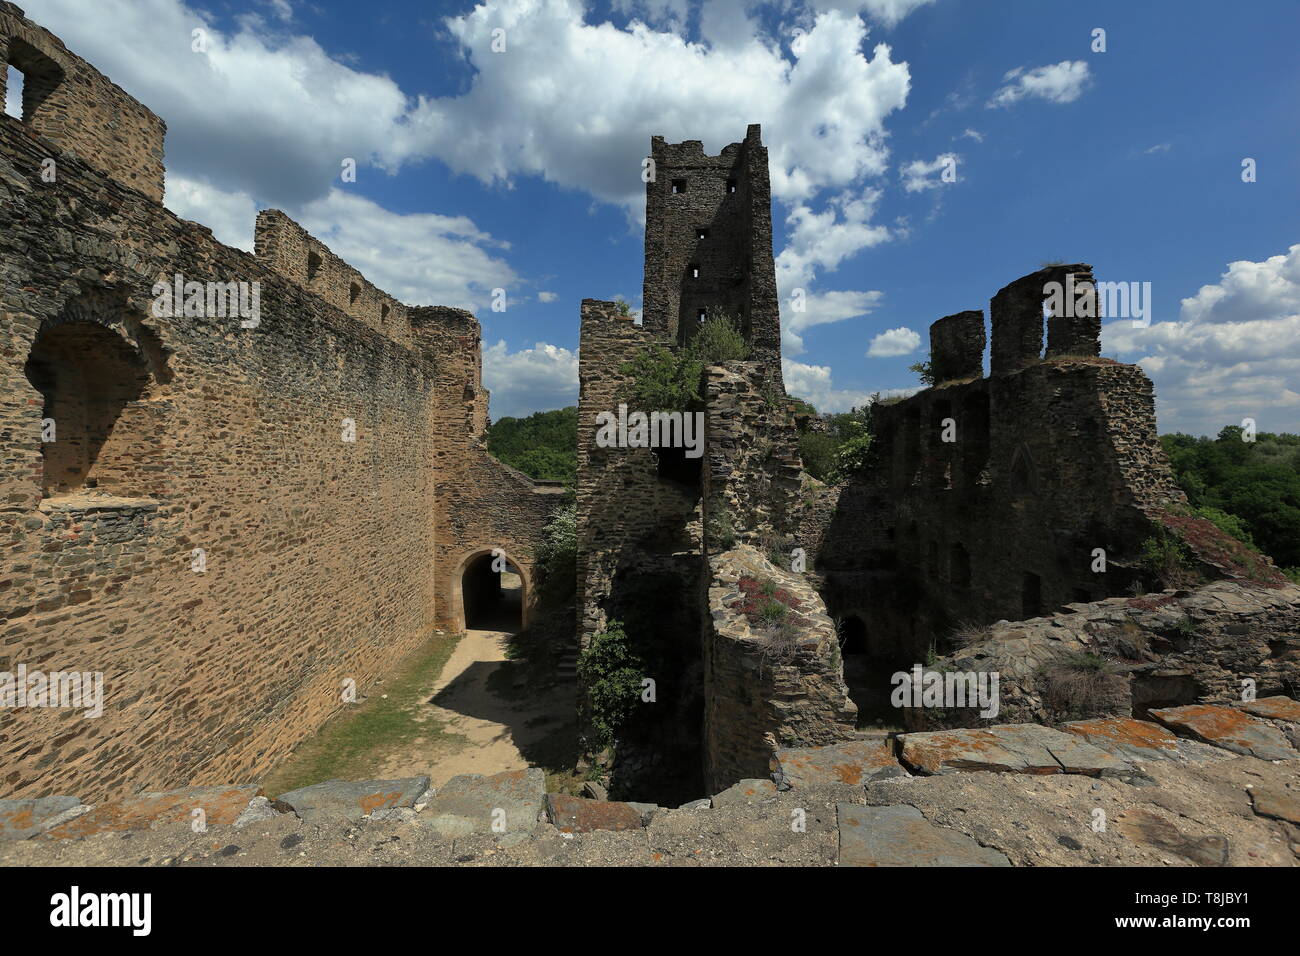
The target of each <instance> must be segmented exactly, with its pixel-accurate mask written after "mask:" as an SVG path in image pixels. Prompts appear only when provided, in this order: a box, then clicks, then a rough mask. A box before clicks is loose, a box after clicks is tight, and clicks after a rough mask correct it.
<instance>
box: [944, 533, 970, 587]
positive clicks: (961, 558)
mask: <svg viewBox="0 0 1300 956" xmlns="http://www.w3.org/2000/svg"><path fill="white" fill-rule="evenodd" d="M949 565H950V568H949V574H950V576H951V578H952V583H953V586H954V587H959V588H968V587H970V552H968V551H967V550H966V548H965V547H963V546H962V543H961V542H960V541H954V542H953V545H952V549H951V551H950V554H949Z"/></svg>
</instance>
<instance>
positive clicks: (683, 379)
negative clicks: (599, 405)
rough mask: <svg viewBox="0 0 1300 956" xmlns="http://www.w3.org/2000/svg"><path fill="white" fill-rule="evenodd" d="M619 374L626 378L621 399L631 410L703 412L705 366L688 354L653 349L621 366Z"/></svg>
mask: <svg viewBox="0 0 1300 956" xmlns="http://www.w3.org/2000/svg"><path fill="white" fill-rule="evenodd" d="M619 371H621V372H622V373H623V374H624V375H626V376H627V377H628V383H627V385H626V387H625V388H624V390H623V393H622V394H621V395H620V398H621V399H622V400H623V401H625V402H627V404H628V407H629V408H631V409H634V410H636V411H641V412H692V411H699V410H700V409H701V408H703V405H704V402H703V399H702V397H701V379H702V377H703V375H704V366H703V365H702V364H701V363H700V361H699V360H698V359H697V358H696V357H695V356H694V355H693V354H692V353H691V352H689V351H688V350H685V349H677V350H674V349H670V348H668V347H666V346H663V345H655V346H652V347H651V348H648V349H644V350H642V351H640V352H638V353H637V354H636V356H635V357H634V358H633V359H632V360H631V361H629V362H624V363H623V365H622V366H621V368H620V369H619Z"/></svg>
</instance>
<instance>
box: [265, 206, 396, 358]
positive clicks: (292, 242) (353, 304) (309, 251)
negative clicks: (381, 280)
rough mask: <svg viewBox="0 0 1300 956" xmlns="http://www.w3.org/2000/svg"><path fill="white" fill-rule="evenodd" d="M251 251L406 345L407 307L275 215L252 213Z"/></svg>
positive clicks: (275, 212) (272, 212)
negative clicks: (252, 243)
mask: <svg viewBox="0 0 1300 956" xmlns="http://www.w3.org/2000/svg"><path fill="white" fill-rule="evenodd" d="M254 247H255V248H256V250H257V257H258V258H259V259H261V260H262V261H263V262H265V263H266V266H267V268H269V269H272V270H274V271H275V272H278V273H280V275H282V276H284V277H285V278H286V279H291V280H292V281H294V282H296V283H297V284H298V285H300V286H302V287H303V288H304V289H307V290H308V291H310V292H312V293H314V294H315V295H317V296H319V297H320V298H322V299H324V300H325V301H326V302H328V303H329V304H330V305H332V306H334V307H335V308H337V309H338V310H339V311H340V312H346V313H347V314H348V315H350V316H352V318H354V319H356V320H357V321H358V322H361V323H363V324H365V325H368V326H370V328H372V329H374V330H375V331H376V332H379V333H380V334H382V335H386V336H388V337H389V338H390V339H392V340H393V341H395V342H400V343H402V344H403V345H408V346H409V345H411V343H412V330H411V322H410V318H409V316H408V315H407V308H406V306H405V305H403V304H402V303H401V302H398V301H397V300H396V299H395V298H393V297H392V296H391V295H389V294H388V293H386V292H384V290H383V289H380V288H378V287H377V286H375V285H374V284H373V283H371V282H370V281H369V280H368V279H366V277H365V276H363V275H362V274H361V273H360V272H359V271H358V270H356V269H354V268H353V267H352V266H350V265H348V264H347V263H346V262H344V261H343V260H342V259H340V258H339V257H338V256H336V255H335V254H334V253H332V252H330V250H329V247H328V246H326V245H325V243H323V242H321V241H320V240H319V239H317V238H315V237H314V236H312V235H311V234H310V233H308V232H307V230H305V229H303V228H302V226H300V225H298V224H297V223H296V222H294V221H293V220H292V219H290V218H289V217H288V216H286V215H285V214H284V213H282V212H280V210H278V209H263V210H262V211H261V212H259V213H258V214H257V228H256V232H255V238H254Z"/></svg>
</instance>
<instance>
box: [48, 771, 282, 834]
mask: <svg viewBox="0 0 1300 956" xmlns="http://www.w3.org/2000/svg"><path fill="white" fill-rule="evenodd" d="M261 792H262V788H261V787H259V786H257V785H256V784H248V785H246V786H237V787H186V788H184V789H183V790H168V791H166V792H164V793H140V794H136V795H135V796H133V797H126V798H124V799H122V800H114V801H112V802H111V803H101V804H99V805H98V806H96V807H95V808H94V809H93V810H91V811H90V812H89V813H84V814H82V815H81V816H79V817H76V818H75V819H72V820H69V821H68V822H66V823H62V824H60V825H58V826H56V827H53V828H51V829H49V830H47V831H46V832H45V834H44V837H45V838H48V839H51V840H65V839H70V838H74V837H84V836H89V835H91V834H92V833H102V832H104V831H105V830H145V829H148V828H149V827H151V826H154V825H155V824H159V823H182V822H184V823H190V822H193V821H194V820H195V819H196V817H195V815H194V811H195V810H201V811H202V812H203V816H202V819H203V821H204V822H205V823H206V824H207V825H208V826H212V825H213V824H225V823H234V822H235V821H236V820H237V819H239V816H240V814H242V813H243V812H244V810H245V809H246V808H247V807H248V804H249V802H250V801H252V799H253V798H254V797H256V796H258V795H259V794H260V793H261Z"/></svg>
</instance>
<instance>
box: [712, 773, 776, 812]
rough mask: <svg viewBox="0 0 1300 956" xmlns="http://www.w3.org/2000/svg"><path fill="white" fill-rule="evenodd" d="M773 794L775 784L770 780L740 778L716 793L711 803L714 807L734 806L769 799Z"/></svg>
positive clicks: (774, 794) (774, 792)
mask: <svg viewBox="0 0 1300 956" xmlns="http://www.w3.org/2000/svg"><path fill="white" fill-rule="evenodd" d="M775 796H776V784H774V783H773V782H772V781H771V780H740V781H737V782H736V783H734V784H732V785H731V786H730V787H728V788H727V789H726V790H723V791H722V792H721V793H719V794H716V795H715V796H714V797H713V799H712V801H711V803H712V806H713V807H714V808H717V807H734V806H740V805H743V804H746V803H759V802H761V801H763V800H771V799H772V798H773V797H775Z"/></svg>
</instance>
